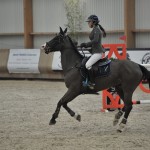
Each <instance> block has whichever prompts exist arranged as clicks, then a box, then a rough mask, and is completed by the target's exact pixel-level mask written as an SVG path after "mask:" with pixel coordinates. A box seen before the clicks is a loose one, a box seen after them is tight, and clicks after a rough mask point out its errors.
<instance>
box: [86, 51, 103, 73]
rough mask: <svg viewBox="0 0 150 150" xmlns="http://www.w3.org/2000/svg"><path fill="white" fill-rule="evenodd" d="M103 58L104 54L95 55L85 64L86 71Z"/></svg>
mask: <svg viewBox="0 0 150 150" xmlns="http://www.w3.org/2000/svg"><path fill="white" fill-rule="evenodd" d="M102 56H103V53H95V54H93V55H92V56H91V57H90V59H89V60H88V61H87V62H86V64H85V67H86V69H88V70H90V69H91V68H92V65H93V64H95V63H96V62H97V61H98V60H100V59H101V58H102Z"/></svg>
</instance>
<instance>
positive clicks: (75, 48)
mask: <svg viewBox="0 0 150 150" xmlns="http://www.w3.org/2000/svg"><path fill="white" fill-rule="evenodd" d="M67 37H68V39H69V41H70V43H71V45H72V47H73V50H74V51H75V52H76V53H77V54H78V55H79V56H80V57H81V58H84V56H83V55H81V54H80V52H79V51H78V49H77V47H76V46H75V44H74V43H73V41H72V39H71V37H70V36H68V35H67Z"/></svg>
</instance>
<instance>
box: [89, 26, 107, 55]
mask: <svg viewBox="0 0 150 150" xmlns="http://www.w3.org/2000/svg"><path fill="white" fill-rule="evenodd" d="M89 39H90V40H91V41H90V42H88V43H86V46H87V47H91V48H92V49H91V50H90V52H91V53H92V54H95V53H104V52H105V50H104V48H103V47H102V40H101V39H102V32H101V30H100V28H99V26H98V25H97V26H95V27H94V28H93V30H92V31H91V33H90V35H89Z"/></svg>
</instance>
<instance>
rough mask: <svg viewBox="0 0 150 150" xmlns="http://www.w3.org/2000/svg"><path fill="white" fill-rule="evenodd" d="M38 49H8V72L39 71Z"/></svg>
mask: <svg viewBox="0 0 150 150" xmlns="http://www.w3.org/2000/svg"><path fill="white" fill-rule="evenodd" d="M39 58H40V49H10V52H9V58H8V63H7V68H8V71H9V73H40V72H39V69H38V64H39Z"/></svg>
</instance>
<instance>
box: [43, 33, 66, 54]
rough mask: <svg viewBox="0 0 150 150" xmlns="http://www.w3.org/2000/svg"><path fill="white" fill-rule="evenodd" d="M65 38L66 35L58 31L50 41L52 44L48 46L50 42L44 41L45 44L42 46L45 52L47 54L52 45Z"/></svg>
mask: <svg viewBox="0 0 150 150" xmlns="http://www.w3.org/2000/svg"><path fill="white" fill-rule="evenodd" d="M65 38H66V36H64V35H62V34H60V33H59V34H58V35H57V36H56V37H55V38H54V39H53V40H52V41H50V42H51V43H52V45H53V46H50V42H46V45H45V48H44V49H45V53H46V54H48V53H49V52H50V50H51V49H53V47H55V46H56V45H57V44H60V43H61V42H62V41H64V39H65Z"/></svg>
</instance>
